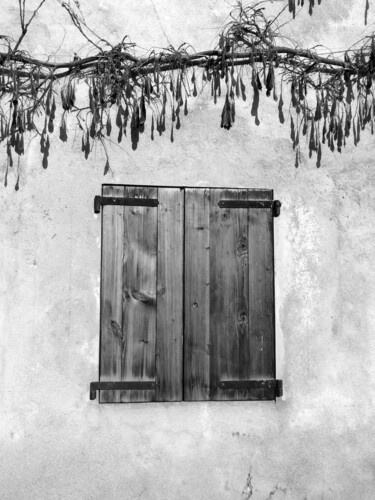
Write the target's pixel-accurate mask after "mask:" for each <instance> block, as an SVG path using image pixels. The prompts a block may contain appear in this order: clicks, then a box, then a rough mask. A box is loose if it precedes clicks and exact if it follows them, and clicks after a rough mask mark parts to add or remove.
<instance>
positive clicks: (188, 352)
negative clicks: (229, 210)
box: [184, 188, 210, 401]
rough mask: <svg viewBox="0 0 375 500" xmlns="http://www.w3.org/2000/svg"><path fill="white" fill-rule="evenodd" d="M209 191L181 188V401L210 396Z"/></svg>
mask: <svg viewBox="0 0 375 500" xmlns="http://www.w3.org/2000/svg"><path fill="white" fill-rule="evenodd" d="M209 193H210V191H209V190H205V189H204V190H203V189H190V188H189V189H186V190H185V292H184V293H185V336H184V341H185V348H184V399H185V401H200V400H208V399H209V397H210V395H209V387H210V267H209V263H210V238H209V219H210V194H209Z"/></svg>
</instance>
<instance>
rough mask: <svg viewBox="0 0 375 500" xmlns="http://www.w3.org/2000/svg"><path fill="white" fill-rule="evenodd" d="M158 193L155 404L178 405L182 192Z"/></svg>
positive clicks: (180, 353)
mask: <svg viewBox="0 0 375 500" xmlns="http://www.w3.org/2000/svg"><path fill="white" fill-rule="evenodd" d="M158 191H159V192H158V200H159V207H158V263H157V333H156V377H157V382H158V385H157V390H156V400H157V401H181V400H182V392H183V384H182V369H183V363H182V355H183V241H184V238H183V236H184V235H183V230H184V224H183V221H184V207H183V203H184V192H183V190H182V189H179V188H159V190H158Z"/></svg>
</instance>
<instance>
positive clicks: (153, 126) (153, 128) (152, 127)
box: [151, 115, 155, 141]
mask: <svg viewBox="0 0 375 500" xmlns="http://www.w3.org/2000/svg"><path fill="white" fill-rule="evenodd" d="M154 130H155V124H154V115H152V118H151V140H152V141H153V140H154Z"/></svg>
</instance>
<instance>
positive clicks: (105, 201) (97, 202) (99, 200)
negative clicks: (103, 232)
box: [94, 196, 159, 214]
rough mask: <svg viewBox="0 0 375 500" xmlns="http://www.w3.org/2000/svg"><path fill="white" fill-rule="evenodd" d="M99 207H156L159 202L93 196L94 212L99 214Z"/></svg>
mask: <svg viewBox="0 0 375 500" xmlns="http://www.w3.org/2000/svg"><path fill="white" fill-rule="evenodd" d="M101 205H122V206H131V207H157V206H158V205H159V201H158V200H157V199H155V198H121V197H112V196H95V198H94V212H95V213H96V214H98V213H100V206H101Z"/></svg>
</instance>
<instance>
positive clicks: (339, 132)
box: [337, 119, 344, 153]
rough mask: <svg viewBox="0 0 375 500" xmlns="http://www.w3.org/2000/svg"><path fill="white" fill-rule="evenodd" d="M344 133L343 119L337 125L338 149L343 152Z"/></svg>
mask: <svg viewBox="0 0 375 500" xmlns="http://www.w3.org/2000/svg"><path fill="white" fill-rule="evenodd" d="M343 137H344V133H343V129H342V119H340V120H339V123H338V125H337V151H338V152H339V153H341V147H342V141H343Z"/></svg>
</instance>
